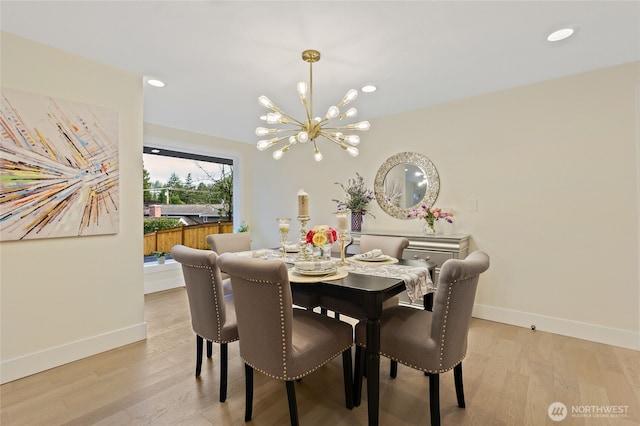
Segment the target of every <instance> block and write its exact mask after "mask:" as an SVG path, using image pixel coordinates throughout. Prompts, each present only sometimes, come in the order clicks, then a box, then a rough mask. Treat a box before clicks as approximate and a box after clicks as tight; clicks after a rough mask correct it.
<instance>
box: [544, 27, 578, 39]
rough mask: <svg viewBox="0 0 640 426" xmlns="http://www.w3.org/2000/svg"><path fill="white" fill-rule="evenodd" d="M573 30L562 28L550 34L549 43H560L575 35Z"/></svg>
mask: <svg viewBox="0 0 640 426" xmlns="http://www.w3.org/2000/svg"><path fill="white" fill-rule="evenodd" d="M573 32H574V31H573V28H562V29H561V30H557V31H554V32H552V33H551V34H549V37H547V40H548V41H560V40H564V39H565V38H568V37H571V35H573Z"/></svg>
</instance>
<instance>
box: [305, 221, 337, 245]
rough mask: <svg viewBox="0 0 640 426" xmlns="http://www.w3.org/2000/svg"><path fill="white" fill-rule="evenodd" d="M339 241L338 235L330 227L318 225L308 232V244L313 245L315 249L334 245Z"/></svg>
mask: <svg viewBox="0 0 640 426" xmlns="http://www.w3.org/2000/svg"><path fill="white" fill-rule="evenodd" d="M337 240H338V233H337V232H336V230H335V229H333V228H332V227H330V226H328V225H317V226H314V227H313V228H312V229H311V230H310V231H309V232H307V239H306V241H307V244H312V245H313V246H314V247H322V246H324V245H327V244H333V243H335V242H336V241H337Z"/></svg>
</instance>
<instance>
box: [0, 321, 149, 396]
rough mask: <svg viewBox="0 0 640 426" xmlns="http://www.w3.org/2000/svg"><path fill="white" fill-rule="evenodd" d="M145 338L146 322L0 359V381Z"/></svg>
mask: <svg viewBox="0 0 640 426" xmlns="http://www.w3.org/2000/svg"><path fill="white" fill-rule="evenodd" d="M146 338H147V324H146V323H140V324H136V325H133V326H131V327H126V328H122V329H119V330H114V331H110V332H108V333H104V334H99V335H97V336H91V337H88V338H86V339H82V340H77V341H75V342H70V343H66V344H64V345H60V346H55V347H53V348H49V349H45V350H42V351H38V352H34V353H31V354H28V355H25V356H21V357H19V358H13V359H8V360H6V361H2V362H1V363H0V384H4V383H8V382H11V381H13V380H17V379H21V378H23V377H26V376H30V375H32V374H35V373H39V372H41V371H45V370H48V369H50V368H54V367H59V366H61V365H64V364H68V363H70V362H73V361H77V360H79V359H82V358H86V357H88V356H91V355H95V354H98V353H101V352H105V351H108V350H110V349H115V348H118V347H120V346H124V345H128V344H130V343H133V342H138V341H140V340H145V339H146Z"/></svg>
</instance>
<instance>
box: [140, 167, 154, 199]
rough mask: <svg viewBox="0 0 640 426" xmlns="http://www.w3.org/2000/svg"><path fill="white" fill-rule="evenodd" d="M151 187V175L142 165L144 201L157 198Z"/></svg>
mask: <svg viewBox="0 0 640 426" xmlns="http://www.w3.org/2000/svg"><path fill="white" fill-rule="evenodd" d="M151 188H152V185H151V176H150V175H149V172H148V171H147V169H145V168H144V167H143V168H142V199H143V200H144V201H145V202H153V201H156V200H157V198H156V197H155V194H154V193H153V191H152V190H151Z"/></svg>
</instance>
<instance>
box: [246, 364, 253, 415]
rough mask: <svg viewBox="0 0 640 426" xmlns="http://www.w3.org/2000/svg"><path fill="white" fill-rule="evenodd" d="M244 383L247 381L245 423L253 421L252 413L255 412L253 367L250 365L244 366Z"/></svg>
mask: <svg viewBox="0 0 640 426" xmlns="http://www.w3.org/2000/svg"><path fill="white" fill-rule="evenodd" d="M244 381H245V407H244V421H245V422H250V421H251V413H252V411H253V367H251V366H249V365H248V364H245V365H244Z"/></svg>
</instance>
